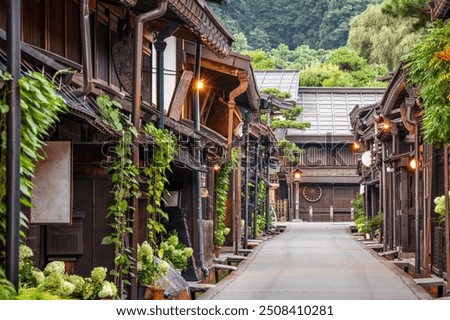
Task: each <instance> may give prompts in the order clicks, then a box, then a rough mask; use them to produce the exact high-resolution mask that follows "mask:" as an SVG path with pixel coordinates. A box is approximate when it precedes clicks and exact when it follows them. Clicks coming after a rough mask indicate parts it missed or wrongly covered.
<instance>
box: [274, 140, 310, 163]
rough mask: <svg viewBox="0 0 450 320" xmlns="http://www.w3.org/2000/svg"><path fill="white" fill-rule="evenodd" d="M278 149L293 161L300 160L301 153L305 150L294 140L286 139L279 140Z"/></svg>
mask: <svg viewBox="0 0 450 320" xmlns="http://www.w3.org/2000/svg"><path fill="white" fill-rule="evenodd" d="M278 149H279V150H280V152H281V154H282V155H283V156H284V157H285V158H286V159H287V160H288V161H291V162H292V161H298V160H299V157H300V155H301V154H302V153H303V152H304V150H303V149H302V148H300V147H299V146H297V145H296V144H295V143H294V142H292V141H289V140H286V139H280V140H278Z"/></svg>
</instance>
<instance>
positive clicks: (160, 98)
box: [153, 21, 180, 129]
mask: <svg viewBox="0 0 450 320" xmlns="http://www.w3.org/2000/svg"><path fill="white" fill-rule="evenodd" d="M179 27H180V24H179V23H178V22H174V21H171V22H170V23H169V25H168V26H167V27H166V28H165V29H164V30H162V31H161V32H159V33H158V35H157V37H156V40H155V43H154V44H153V45H154V46H155V50H156V105H157V106H158V113H159V116H158V124H157V127H158V129H164V51H166V48H167V42H165V41H164V40H165V39H166V38H168V37H170V36H171V35H172V34H173V33H174V32H175V31H176V30H177V29H178V28H179Z"/></svg>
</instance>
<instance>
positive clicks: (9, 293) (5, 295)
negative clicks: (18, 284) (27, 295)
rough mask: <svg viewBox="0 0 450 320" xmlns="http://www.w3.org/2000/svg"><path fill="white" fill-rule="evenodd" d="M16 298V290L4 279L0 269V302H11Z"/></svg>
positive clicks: (0, 268)
mask: <svg viewBox="0 0 450 320" xmlns="http://www.w3.org/2000/svg"><path fill="white" fill-rule="evenodd" d="M15 297H16V289H15V288H14V286H13V284H12V283H11V282H9V281H8V280H7V279H6V274H5V271H4V270H3V269H2V267H0V300H12V299H15Z"/></svg>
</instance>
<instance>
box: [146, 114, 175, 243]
mask: <svg viewBox="0 0 450 320" xmlns="http://www.w3.org/2000/svg"><path fill="white" fill-rule="evenodd" d="M143 131H144V132H145V133H146V134H147V135H149V136H151V137H152V139H153V140H154V141H155V143H156V144H155V146H154V149H153V157H152V160H151V161H150V162H149V163H148V165H147V166H146V167H145V168H144V169H143V170H142V173H143V175H144V176H145V177H146V178H147V194H148V196H149V197H150V199H149V203H148V204H147V212H148V220H147V228H148V240H149V241H150V244H151V245H152V246H153V248H154V249H155V250H157V243H156V235H157V234H161V233H162V232H165V231H166V230H165V228H164V225H163V224H162V223H161V221H160V220H161V218H164V219H166V220H167V219H169V217H168V215H167V213H165V212H164V211H163V210H162V207H161V206H162V201H164V199H163V192H164V190H165V186H166V184H167V183H168V182H169V180H168V179H167V172H170V171H171V167H170V164H171V163H172V161H173V158H174V156H175V155H176V154H177V146H178V144H177V139H176V137H175V136H173V135H171V134H170V132H169V131H168V130H166V129H158V128H156V127H155V126H154V125H153V124H152V123H148V124H146V125H145V126H144V128H143Z"/></svg>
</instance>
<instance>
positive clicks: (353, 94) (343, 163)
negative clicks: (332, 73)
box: [284, 87, 384, 221]
mask: <svg viewBox="0 0 450 320" xmlns="http://www.w3.org/2000/svg"><path fill="white" fill-rule="evenodd" d="M383 93H384V89H376V88H375V89H374V88H306V87H300V88H299V90H298V98H297V105H301V106H303V107H304V112H303V113H302V114H301V115H300V117H299V119H298V120H299V121H301V122H310V123H311V127H310V128H308V129H306V130H296V129H287V130H286V132H285V135H284V136H285V138H286V139H288V140H290V141H293V142H295V143H296V144H297V145H298V146H299V147H301V148H302V149H303V150H304V153H303V154H302V155H301V159H300V165H299V167H300V169H301V171H302V177H301V181H300V182H299V185H298V188H297V190H296V191H295V199H296V200H295V201H296V203H295V210H294V211H297V212H296V214H295V217H296V218H299V219H302V220H304V221H330V220H332V221H350V211H351V210H350V209H351V205H350V201H351V200H353V199H354V197H355V194H356V192H358V191H359V188H360V186H359V182H360V177H359V176H358V175H357V173H356V169H357V164H358V161H357V160H358V158H359V156H360V150H359V149H355V145H354V137H353V136H352V135H351V133H350V129H351V127H350V123H349V119H348V113H349V112H350V111H351V110H352V109H353V107H354V106H355V105H360V106H366V105H371V104H374V103H376V102H378V101H380V100H381V98H382V96H383Z"/></svg>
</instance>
